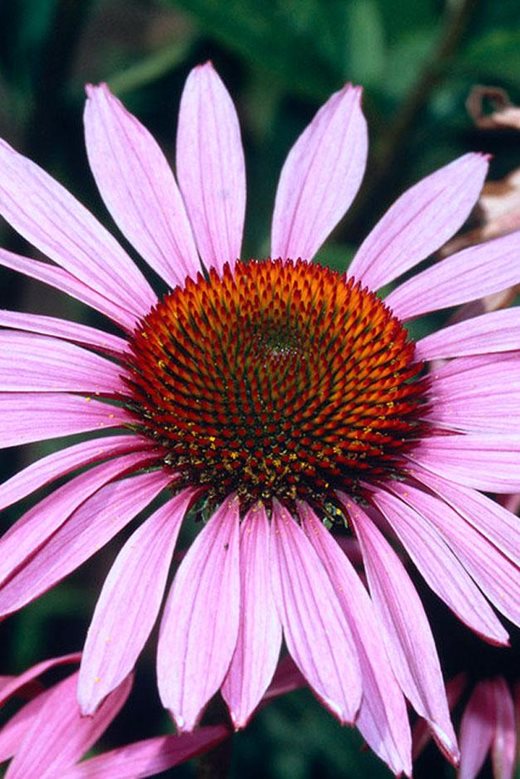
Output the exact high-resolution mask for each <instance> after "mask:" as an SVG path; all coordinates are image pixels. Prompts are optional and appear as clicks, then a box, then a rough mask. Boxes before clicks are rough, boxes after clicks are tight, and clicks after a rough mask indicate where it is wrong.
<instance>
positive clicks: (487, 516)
mask: <svg viewBox="0 0 520 779" xmlns="http://www.w3.org/2000/svg"><path fill="white" fill-rule="evenodd" d="M411 474H412V475H413V477H414V478H415V479H417V480H418V481H420V482H422V483H423V484H425V485H426V486H427V487H429V488H430V489H431V490H432V491H433V492H435V493H437V494H438V495H439V497H441V498H442V500H443V501H444V502H445V503H449V504H450V506H452V508H454V509H455V511H456V512H457V513H458V514H460V516H461V517H464V519H465V520H466V521H467V522H468V524H469V525H471V527H473V528H475V529H476V530H477V531H478V532H479V533H481V534H482V535H483V536H484V538H487V539H488V540H489V541H490V542H491V543H492V544H493V545H494V546H496V547H497V549H499V550H500V551H501V553H502V554H503V555H504V556H505V557H507V558H508V559H510V560H512V561H513V562H514V563H515V565H516V566H517V567H520V535H519V533H518V517H516V516H514V515H513V514H511V512H510V511H507V509H504V508H503V507H502V506H500V505H499V504H498V503H497V502H496V501H494V500H490V499H489V498H487V497H486V496H485V495H481V494H480V493H479V492H476V491H475V490H472V489H468V488H467V487H461V486H460V485H457V484H453V483H452V482H449V481H446V479H443V478H441V477H438V476H435V475H434V474H432V473H428V472H427V471H423V470H422V469H418V468H413V469H411Z"/></svg>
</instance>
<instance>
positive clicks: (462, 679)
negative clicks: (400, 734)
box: [412, 673, 468, 761]
mask: <svg viewBox="0 0 520 779" xmlns="http://www.w3.org/2000/svg"><path fill="white" fill-rule="evenodd" d="M467 684H468V675H467V674H466V673H460V674H457V676H454V677H453V678H452V679H450V680H449V681H448V683H447V684H446V697H447V699H448V706H449V707H450V711H453V709H454V708H455V706H456V705H457V703H458V702H459V700H460V697H461V695H462V693H463V692H464V690H465V689H466V687H467ZM431 737H432V734H431V732H430V729H429V727H428V723H427V722H426V720H424V719H418V720H417V722H416V723H415V725H414V726H413V732H412V740H413V741H412V759H413V760H414V761H415V760H417V758H418V757H419V755H420V754H421V752H422V751H423V750H424V748H425V747H426V746H427V744H428V743H429V741H430V740H431Z"/></svg>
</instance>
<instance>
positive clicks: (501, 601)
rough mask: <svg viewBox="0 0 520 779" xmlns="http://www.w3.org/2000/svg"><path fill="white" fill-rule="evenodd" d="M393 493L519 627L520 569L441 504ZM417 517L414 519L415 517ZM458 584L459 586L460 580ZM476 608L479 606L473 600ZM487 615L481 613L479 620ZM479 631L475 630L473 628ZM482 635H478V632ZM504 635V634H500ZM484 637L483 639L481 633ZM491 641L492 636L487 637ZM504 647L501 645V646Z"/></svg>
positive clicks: (407, 491)
mask: <svg viewBox="0 0 520 779" xmlns="http://www.w3.org/2000/svg"><path fill="white" fill-rule="evenodd" d="M392 489H393V490H394V491H395V492H397V493H398V494H400V495H401V496H402V497H403V499H404V500H405V501H406V502H407V503H409V504H410V505H411V506H414V507H415V508H416V509H417V510H418V511H419V512H420V514H421V515H422V517H423V522H422V525H421V527H422V531H421V532H422V533H423V537H424V538H425V537H426V534H425V533H424V527H423V526H424V518H426V520H427V522H428V523H429V524H430V525H432V526H433V527H434V528H435V531H434V532H436V533H437V534H438V535H439V536H440V537H441V538H442V539H443V540H444V541H445V542H446V543H447V544H448V545H449V546H450V548H451V549H452V550H453V552H454V553H455V555H456V557H457V558H458V559H459V560H460V562H461V563H462V565H463V566H464V568H465V569H466V570H467V571H468V573H469V574H470V576H471V577H472V578H473V579H474V580H475V582H476V583H477V584H478V586H479V587H480V589H481V590H482V592H483V593H484V594H485V595H486V596H487V597H488V598H489V600H490V601H491V602H492V603H493V604H494V605H495V606H496V608H497V609H498V610H499V611H501V612H502V613H503V614H504V615H505V616H506V617H507V618H508V619H509V620H510V621H511V622H514V623H515V624H516V625H520V569H519V568H518V566H517V565H515V564H514V563H512V562H511V561H510V560H509V559H508V558H507V557H505V556H504V555H503V554H502V553H501V552H500V551H499V550H498V549H496V547H494V546H493V544H491V543H490V542H489V541H488V540H487V539H486V538H485V537H484V536H482V535H481V534H480V533H478V532H477V531H476V530H474V529H473V528H472V527H471V525H469V524H468V523H467V522H466V521H465V520H464V519H463V518H462V517H461V516H460V515H459V514H457V513H456V511H454V510H453V509H452V508H451V507H450V506H447V505H446V504H445V503H444V501H442V500H438V499H437V498H435V497H432V496H431V495H429V494H427V493H424V492H422V491H421V490H417V489H415V488H413V487H408V486H407V487H404V486H403V485H399V484H393V485H392ZM416 516H417V515H416ZM459 583H462V579H461V580H460V582H459ZM475 607H476V608H479V609H481V606H478V602H477V599H475ZM485 614H486V611H485V609H482V612H481V616H482V617H484V616H485ZM476 629H477V630H478V628H476ZM478 632H481V631H478ZM502 632H503V631H502ZM483 635H486V634H485V633H483ZM488 638H490V639H492V634H491V633H489V634H488ZM502 643H503V642H502Z"/></svg>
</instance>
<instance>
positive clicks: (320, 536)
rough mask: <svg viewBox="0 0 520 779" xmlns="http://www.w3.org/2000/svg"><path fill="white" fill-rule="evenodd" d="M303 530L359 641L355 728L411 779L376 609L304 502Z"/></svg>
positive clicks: (405, 732)
mask: <svg viewBox="0 0 520 779" xmlns="http://www.w3.org/2000/svg"><path fill="white" fill-rule="evenodd" d="M299 511H300V515H301V517H302V521H303V529H304V530H305V532H306V533H307V535H308V537H309V539H310V541H311V543H312V545H313V546H314V548H315V549H316V551H317V552H318V555H319V557H320V560H321V562H322V564H323V566H324V567H325V569H326V570H327V572H328V573H329V576H330V578H331V581H332V583H333V585H334V588H335V591H336V592H337V593H338V595H339V599H340V601H341V602H342V605H343V608H344V610H345V612H346V613H347V614H348V615H349V617H350V625H351V627H352V633H353V636H354V640H355V642H356V648H357V651H358V657H359V664H360V669H361V678H362V680H363V698H362V701H361V707H360V709H359V714H358V717H357V720H356V725H357V727H358V728H359V730H360V732H361V734H362V735H363V737H364V738H365V739H366V741H367V743H368V745H369V746H370V748H371V749H372V750H373V751H374V752H375V753H376V754H377V755H379V757H380V758H381V759H382V760H384V761H385V762H386V763H387V764H388V766H389V767H390V768H391V770H392V771H393V772H394V773H395V774H396V775H399V774H401V773H403V772H404V773H405V774H406V775H407V776H411V772H412V763H411V735H410V725H409V722H408V715H407V711H406V703H405V700H404V698H403V694H402V692H401V690H400V688H399V686H398V684H397V682H396V680H395V677H394V674H393V671H392V668H391V666H390V663H389V660H388V657H387V655H386V652H385V649H384V645H383V644H382V641H381V635H380V629H379V626H378V624H377V621H376V617H375V612H374V608H373V605H372V603H371V601H370V598H369V596H368V593H367V591H366V590H365V588H364V587H363V585H362V584H361V581H360V580H359V577H358V575H357V574H356V572H355V571H354V568H353V567H352V565H351V563H350V561H349V560H348V558H347V556H346V555H345V554H344V552H343V551H342V550H341V549H340V547H339V545H338V544H337V543H336V542H335V541H334V539H333V538H332V537H331V535H330V533H329V532H328V531H327V530H326V529H325V527H324V526H323V524H322V522H320V520H319V519H318V518H317V517H316V515H315V514H314V512H313V511H312V510H311V509H310V508H309V507H308V506H306V505H305V504H301V505H300V507H299Z"/></svg>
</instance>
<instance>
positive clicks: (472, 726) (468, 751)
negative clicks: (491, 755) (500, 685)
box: [458, 681, 496, 779]
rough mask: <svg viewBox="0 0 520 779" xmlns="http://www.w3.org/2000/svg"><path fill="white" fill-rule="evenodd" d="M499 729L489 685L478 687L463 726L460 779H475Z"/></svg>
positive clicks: (478, 685) (467, 710)
mask: <svg viewBox="0 0 520 779" xmlns="http://www.w3.org/2000/svg"><path fill="white" fill-rule="evenodd" d="M495 727H496V708H495V701H494V694H493V689H492V688H491V683H490V682H489V681H484V682H480V683H479V684H477V685H476V687H475V689H474V691H473V694H472V696H471V698H470V699H469V702H468V705H467V706H466V709H465V711H464V714H463V717H462V722H461V726H460V766H459V775H458V779H475V777H476V776H477V774H478V772H479V771H480V769H481V768H482V766H483V765H484V760H485V759H486V754H487V753H488V752H489V750H490V748H491V744H492V743H493V737H494V734H495Z"/></svg>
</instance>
